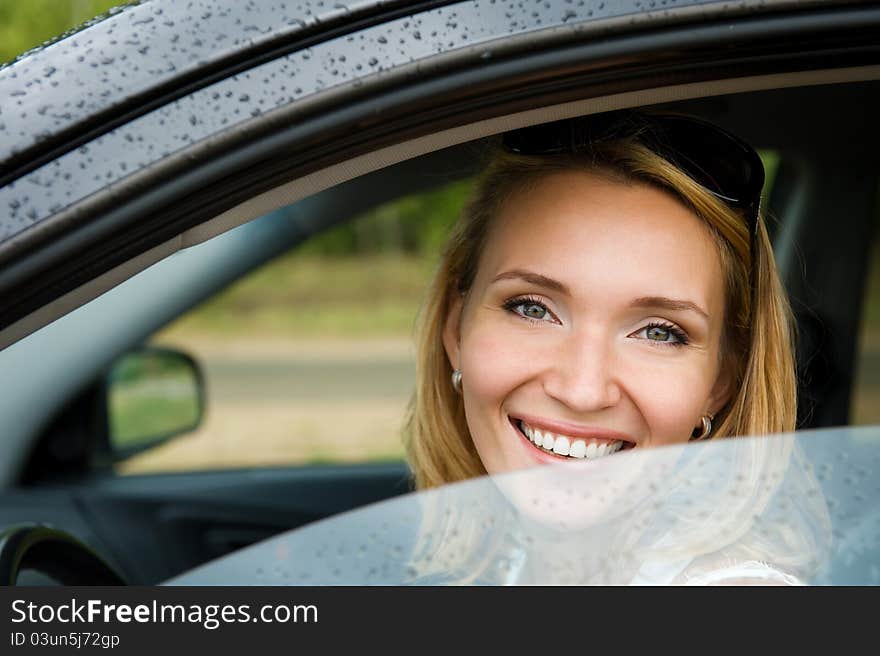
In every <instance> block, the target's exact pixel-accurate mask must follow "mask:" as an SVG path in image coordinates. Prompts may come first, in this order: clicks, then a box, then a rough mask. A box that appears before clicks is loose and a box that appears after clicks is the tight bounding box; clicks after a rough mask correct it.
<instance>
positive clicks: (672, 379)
mask: <svg viewBox="0 0 880 656" xmlns="http://www.w3.org/2000/svg"><path fill="white" fill-rule="evenodd" d="M713 380H714V378H713V376H712V371H710V368H709V367H705V366H698V365H695V363H693V362H690V363H685V362H682V363H680V364H679V365H678V366H672V365H670V366H666V367H657V368H650V367H645V366H641V367H633V368H632V371H631V374H630V375H629V376H628V380H627V382H626V383H625V386H626V391H627V396H629V398H630V399H631V401H632V403H633V404H634V406H635V407H636V408H637V409H638V412H639V414H640V415H641V416H642V418H643V420H644V422H645V423H646V424H647V428H648V433H649V434H650V436H651V443H652V444H654V445H661V444H673V443H680V442H685V441H687V440H688V439H689V438H690V436H691V432H692V431H693V429H694V428H695V427H696V425H697V423H696V422H697V421H698V420H699V417H700V415H701V414H702V411H703V409H704V408H705V404H706V399H707V398H708V397H709V394H710V392H711V387H712V382H713Z"/></svg>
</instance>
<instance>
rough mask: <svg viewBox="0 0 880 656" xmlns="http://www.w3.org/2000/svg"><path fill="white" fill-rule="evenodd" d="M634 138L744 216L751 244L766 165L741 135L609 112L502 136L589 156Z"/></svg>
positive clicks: (537, 150)
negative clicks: (607, 143)
mask: <svg viewBox="0 0 880 656" xmlns="http://www.w3.org/2000/svg"><path fill="white" fill-rule="evenodd" d="M626 137H636V138H637V139H638V140H639V141H641V142H642V143H644V144H645V145H646V146H647V147H648V148H650V149H651V150H652V151H653V152H655V153H657V154H658V155H660V156H661V157H663V158H664V159H666V160H667V161H669V162H670V163H671V164H673V165H674V166H677V167H678V168H679V169H680V170H682V171H683V172H684V173H686V174H687V175H688V176H689V177H690V178H691V179H692V180H694V182H696V183H697V184H699V185H700V186H702V187H703V188H705V189H706V190H707V191H709V192H710V193H712V194H713V195H714V196H716V197H718V198H719V199H720V200H722V201H724V202H725V203H726V204H727V205H728V206H729V207H732V208H734V209H736V210H738V211H740V212H742V214H743V215H744V216H745V218H746V220H747V221H748V225H749V234H750V236H751V239H752V242H754V236H755V235H756V233H757V228H758V210H759V206H760V201H761V189H762V188H763V186H764V165H763V164H762V162H761V158H760V157H759V156H758V153H756V152H755V150H754V149H753V148H752V147H751V146H749V145H748V144H747V143H746V142H744V141H743V140H742V139H740V138H739V137H736V136H734V135H732V134H731V133H729V132H727V131H726V130H722V129H721V128H719V127H718V126H716V125H713V124H712V123H709V122H707V121H703V120H701V119H698V118H694V117H692V116H684V115H678V114H645V113H639V112H635V111H622V112H612V113H608V114H598V115H595V116H587V117H578V118H574V119H567V120H563V121H556V122H555V123H545V124H541V125H534V126H531V127H527V128H522V129H519V130H514V131H512V132H507V133H505V134H504V137H503V145H504V148H505V149H507V150H508V151H510V152H513V153H518V154H522V155H552V154H560V153H570V154H575V153H585V154H589V153H590V152H591V151H592V149H593V148H594V147H595V146H598V145H600V144H601V143H602V142H603V141H607V140H612V139H619V138H626Z"/></svg>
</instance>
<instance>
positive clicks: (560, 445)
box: [553, 435, 570, 456]
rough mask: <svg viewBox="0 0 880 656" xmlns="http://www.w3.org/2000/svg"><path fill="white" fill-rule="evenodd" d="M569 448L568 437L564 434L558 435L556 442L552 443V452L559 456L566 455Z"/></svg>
mask: <svg viewBox="0 0 880 656" xmlns="http://www.w3.org/2000/svg"><path fill="white" fill-rule="evenodd" d="M569 449H570V442H569V441H568V438H567V437H565V436H564V435H560V436H559V437H557V438H556V442H555V443H554V444H553V453H557V454H559V455H561V456H567V455H568V453H569Z"/></svg>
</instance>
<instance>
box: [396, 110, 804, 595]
mask: <svg viewBox="0 0 880 656" xmlns="http://www.w3.org/2000/svg"><path fill="white" fill-rule="evenodd" d="M763 181H764V171H763V167H762V165H761V160H760V158H759V157H758V155H757V154H756V153H755V152H754V150H753V149H752V148H751V147H750V146H748V145H747V144H745V143H744V142H742V141H741V140H739V139H738V138H737V137H735V136H733V135H731V134H729V133H727V132H725V131H723V130H721V129H720V128H718V127H716V126H714V125H711V124H709V123H706V122H704V121H702V120H699V119H696V118H692V117H686V116H677V115H661V114H648V113H639V112H634V111H625V112H616V113H612V114H608V115H600V116H597V117H587V118H581V119H574V120H568V121H562V122H558V123H554V124H549V125H542V126H537V127H533V128H526V129H524V130H519V131H516V132H512V133H508V134H507V135H505V136H504V140H503V147H502V149H500V150H499V152H497V153H495V154H494V155H493V157H492V159H491V161H490V163H489V165H488V166H487V167H486V170H485V172H484V173H483V175H482V176H481V178H480V179H479V181H478V183H477V187H476V190H475V192H474V194H473V197H472V199H471V202H470V204H469V205H468V207H467V208H466V209H465V211H464V213H463V216H462V217H461V219H460V222H459V224H458V226H457V228H456V231H455V233H454V234H453V236H452V238H451V240H450V242H449V244H448V247H447V249H446V251H445V253H444V255H443V258H442V260H441V263H440V266H439V270H438V272H437V274H436V277H435V279H434V281H433V284H432V286H431V287H430V291H429V294H428V299H427V302H426V304H425V306H424V308H423V312H422V314H421V316H420V320H419V323H418V336H417V337H418V345H417V379H418V382H417V390H416V393H415V397H414V400H413V403H412V406H411V414H410V417H409V421H408V444H407V448H408V456H409V462H410V465H411V468H412V471H413V472H414V477H415V481H416V485H417V487H418V488H420V489H426V488H432V487H436V486H440V485H443V484H446V483H452V482H456V481H461V480H464V479H468V478H471V477H475V476H479V475H482V474H485V473H489V474H493V475H495V474H503V473H506V472H510V471H515V470H520V469H525V468H528V467H531V466H533V465H535V464H538V463H553V462H562V461H585V460H594V459H597V458H612V457H614V455H615V454H617V453H620V452H624V451H628V450H631V449H650V448H654V447H658V446H668V445H675V444H683V443H685V442H687V441H689V440H711V439H722V438H728V437H732V436H739V435H761V434H767V433H776V432H784V431H792V430H793V429H794V425H795V411H796V400H795V371H794V358H793V345H792V341H793V340H792V328H791V325H792V323H791V317H790V312H789V307H788V303H787V300H786V297H785V293H784V290H783V288H782V285H781V284H780V281H779V277H778V275H777V271H776V267H775V264H774V259H773V253H772V249H771V245H770V242H769V239H768V236H767V232H766V228H765V226H764V222H763V220H762V218H761V216H760V213H759V209H758V207H759V199H760V193H761V188H762V185H763ZM767 442H774V440H768V441H767ZM790 447H791V444H790V442H786V441H784V440H780V441H776V442H775V444H772V445H768V446H767V447H766V449H765V447H763V446H762V447H760V449H761V453H754V449H751V450H749V451H748V452H747V455H746V456H745V459H743V458H742V457H741V456H737V458H739V461H738V462H739V464H738V465H737V466H738V467H739V468H740V469H739V470H738V471H740V470H741V471H742V472H744V473H743V475H742V477H744V478H745V479H746V480H752V479H753V480H754V481H755V482H756V485H757V481H759V480H763V477H764V476H765V475H766V474H767V471H765V467H766V466H767V463H774V464H773V467H772V468H773V471H774V472H777V471H784V468H783V469H781V470H780V469H779V464H780V462H782V463H783V464H784V463H785V462H787V458H788V457H789V453H790ZM703 471H705V468H703ZM742 477H741V478H742ZM737 480H740V479H739V478H738V479H737ZM670 489H671V488H670ZM755 489H756V490H757V489H758V488H757V487H756V488H755ZM761 489H763V488H761ZM514 496H515V494H514ZM767 498H768V499H769V497H767ZM750 504H751V505H749V506H748V507H745V508H744V510H743V512H744V513H745V515H744V516H746V515H747V516H748V517H752V515H753V513H754V511H755V509H756V508H757V509H758V510H759V511H760V509H761V507H762V506H761V504H766V499H763V497H761V496H760V495H758V496H757V497H755V498H753V499H751V501H750ZM515 505H516V504H515ZM520 510H522V507H520ZM725 521H727V523H728V526H727V527H726V528H725V530H722V531H719V530H718V527H717V526H715V527H711V528H707V535H708V536H709V537H710V538H711V540H709V542H708V543H707V544H706V545H705V548H703V549H702V552H705V553H709V552H711V551H713V550H716V551H717V549H718V548H720V547H721V546H723V544H728V543H729V542H730V540H731V539H734V538H735V537H737V536H741V535H742V534H743V532H744V531H746V530H747V529H748V526H747V525H748V522H745V523H743V524H742V525H740V524H737V523H736V522H733V523H731V522H732V520H730V521H728V520H725ZM683 525H687V526H689V529H688V530H689V535H694V531H693V528H694V527H693V525H692V523H690V524H689V523H688V522H685V523H684V524H683ZM447 528H448V527H447ZM727 529H730V530H729V531H728V530H727ZM441 534H443V531H442V530H441V531H439V532H438V531H435V532H434V538H435V540H436V538H437V535H441ZM455 534H456V535H460V532H459V531H455ZM667 534H669V531H667ZM719 535H723V536H724V540H726V542H724V543H723V544H721V543H716V542H717V541H716V540H715V538H717V537H718V536H719ZM667 537H668V535H667ZM667 542H668V540H667ZM554 543H556V544H558V543H559V542H558V540H556V539H554ZM423 546H424V545H423ZM482 548H483V549H485V547H482ZM490 552H491V550H488V551H487V553H490ZM422 553H423V554H424V553H425V552H424V550H423V552H422ZM461 553H464V551H461ZM681 555H682V554H679V556H681ZM685 556H687V554H685ZM679 560H681V559H679ZM690 560H691V559H690V557H689V556H687V557H685V558H684V560H683V561H681V562H684V563H685V565H684V566H686V565H687V563H688V562H690ZM749 562H752V561H751V560H750V561H749ZM684 566H682V567H684ZM665 571H666V570H664V572H665ZM681 571H682V569H681V568H679V569H678V570H677V571H676V572H675V574H678V573H680V572H681ZM700 571H701V572H702V571H704V570H700ZM675 574H673V575H670V576H671V578H674V575H675ZM665 575H666V574H664V576H665ZM636 578H638V577H636ZM782 580H783V582H787V581H788V579H785V578H784V577H783V578H782Z"/></svg>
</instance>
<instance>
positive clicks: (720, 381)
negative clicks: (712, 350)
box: [708, 365, 733, 416]
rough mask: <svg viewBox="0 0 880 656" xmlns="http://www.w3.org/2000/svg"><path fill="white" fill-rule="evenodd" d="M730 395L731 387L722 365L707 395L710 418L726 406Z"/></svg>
mask: <svg viewBox="0 0 880 656" xmlns="http://www.w3.org/2000/svg"><path fill="white" fill-rule="evenodd" d="M732 394H733V385H732V383H731V380H730V375H729V374H728V373H727V371H726V367H724V366H723V365H722V368H721V371H719V372H718V377H717V378H716V379H715V384H714V385H713V386H712V391H711V392H710V393H709V399H708V405H709V412H711V413H712V416H715V415H717V414H718V413H719V412H720V410H721V408H723V407H724V406H725V405H727V402H728V401H730V397H731V395H732Z"/></svg>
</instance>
